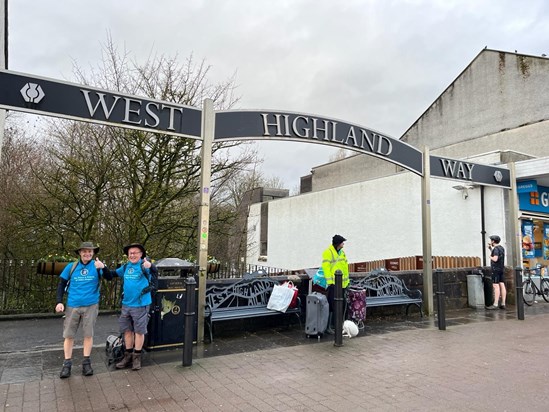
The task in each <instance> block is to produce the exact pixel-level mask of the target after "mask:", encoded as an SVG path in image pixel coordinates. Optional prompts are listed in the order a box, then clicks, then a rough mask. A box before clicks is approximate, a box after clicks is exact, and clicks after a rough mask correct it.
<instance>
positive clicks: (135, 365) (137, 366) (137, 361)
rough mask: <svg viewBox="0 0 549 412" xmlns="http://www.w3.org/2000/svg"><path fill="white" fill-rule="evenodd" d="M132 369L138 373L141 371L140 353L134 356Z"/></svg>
mask: <svg viewBox="0 0 549 412" xmlns="http://www.w3.org/2000/svg"><path fill="white" fill-rule="evenodd" d="M132 369H133V370H134V371H138V370H139V369H141V354H140V353H134V354H133V360H132Z"/></svg>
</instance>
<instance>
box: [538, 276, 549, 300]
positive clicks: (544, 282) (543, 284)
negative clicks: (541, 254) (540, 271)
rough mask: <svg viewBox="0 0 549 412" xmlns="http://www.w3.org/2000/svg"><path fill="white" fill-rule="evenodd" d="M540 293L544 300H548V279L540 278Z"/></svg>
mask: <svg viewBox="0 0 549 412" xmlns="http://www.w3.org/2000/svg"><path fill="white" fill-rule="evenodd" d="M539 288H540V289H541V294H542V296H543V299H544V300H545V301H546V302H549V279H542V280H541V283H540V285H539Z"/></svg>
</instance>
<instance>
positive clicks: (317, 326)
mask: <svg viewBox="0 0 549 412" xmlns="http://www.w3.org/2000/svg"><path fill="white" fill-rule="evenodd" d="M306 310H307V313H306V322H305V335H306V336H307V337H308V338H311V337H317V338H318V339H320V337H321V336H322V335H323V334H324V332H325V331H326V328H327V327H328V317H329V314H330V308H329V306H328V299H327V298H326V296H325V295H323V294H321V293H318V292H312V293H311V294H309V295H308V296H307V308H306Z"/></svg>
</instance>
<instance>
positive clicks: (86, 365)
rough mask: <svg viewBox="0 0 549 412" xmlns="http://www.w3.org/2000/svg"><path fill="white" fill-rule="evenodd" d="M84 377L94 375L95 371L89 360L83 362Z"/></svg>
mask: <svg viewBox="0 0 549 412" xmlns="http://www.w3.org/2000/svg"><path fill="white" fill-rule="evenodd" d="M82 375H84V376H92V375H93V369H92V367H91V362H90V360H89V359H84V361H83V362H82Z"/></svg>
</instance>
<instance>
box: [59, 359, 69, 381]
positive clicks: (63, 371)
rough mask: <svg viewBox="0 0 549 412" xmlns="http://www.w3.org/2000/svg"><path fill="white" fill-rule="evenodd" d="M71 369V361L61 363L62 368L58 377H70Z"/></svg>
mask: <svg viewBox="0 0 549 412" xmlns="http://www.w3.org/2000/svg"><path fill="white" fill-rule="evenodd" d="M71 368H72V362H71V361H65V362H63V367H62V368H61V373H60V374H59V377H60V378H61V379H65V378H68V377H69V376H71Z"/></svg>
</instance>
